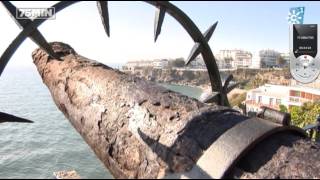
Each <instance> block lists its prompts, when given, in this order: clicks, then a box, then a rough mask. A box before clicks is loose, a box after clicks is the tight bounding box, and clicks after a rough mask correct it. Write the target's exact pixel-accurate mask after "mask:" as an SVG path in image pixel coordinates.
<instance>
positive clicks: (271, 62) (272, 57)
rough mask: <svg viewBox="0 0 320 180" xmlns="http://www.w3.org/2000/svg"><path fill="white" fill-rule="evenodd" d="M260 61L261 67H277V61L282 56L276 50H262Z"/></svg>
mask: <svg viewBox="0 0 320 180" xmlns="http://www.w3.org/2000/svg"><path fill="white" fill-rule="evenodd" d="M259 56H260V61H261V67H267V68H271V67H276V66H277V65H278V64H277V59H278V57H279V56H280V53H279V52H277V51H275V50H270V49H267V50H261V51H259Z"/></svg>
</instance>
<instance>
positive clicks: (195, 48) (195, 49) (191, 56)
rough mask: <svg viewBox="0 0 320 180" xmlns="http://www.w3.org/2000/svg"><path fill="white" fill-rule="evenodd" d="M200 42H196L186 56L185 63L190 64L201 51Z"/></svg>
mask: <svg viewBox="0 0 320 180" xmlns="http://www.w3.org/2000/svg"><path fill="white" fill-rule="evenodd" d="M200 48H201V44H200V43H196V44H195V45H194V46H193V47H192V49H191V52H190V54H189V56H188V59H187V60H186V65H188V64H190V63H191V61H193V60H194V59H195V58H196V57H197V56H198V55H199V54H200V52H201V49H200Z"/></svg>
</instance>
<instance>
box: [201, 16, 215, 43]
mask: <svg viewBox="0 0 320 180" xmlns="http://www.w3.org/2000/svg"><path fill="white" fill-rule="evenodd" d="M217 25H218V21H217V22H215V23H214V24H213V25H212V26H210V27H209V29H208V30H207V31H206V32H205V33H204V34H203V36H204V39H205V40H206V41H207V42H208V41H209V40H210V38H211V36H212V34H213V32H214V30H215V29H216V27H217Z"/></svg>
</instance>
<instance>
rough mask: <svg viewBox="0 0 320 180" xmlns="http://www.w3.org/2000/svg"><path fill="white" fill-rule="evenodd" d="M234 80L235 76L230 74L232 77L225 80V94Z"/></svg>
mask: <svg viewBox="0 0 320 180" xmlns="http://www.w3.org/2000/svg"><path fill="white" fill-rule="evenodd" d="M232 79H233V75H232V74H230V75H229V76H228V77H227V79H226V80H225V82H224V85H223V90H224V92H226V90H227V88H228V87H229V84H230V82H231V81H232Z"/></svg>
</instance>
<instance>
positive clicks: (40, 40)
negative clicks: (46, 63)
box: [29, 29, 60, 59]
mask: <svg viewBox="0 0 320 180" xmlns="http://www.w3.org/2000/svg"><path fill="white" fill-rule="evenodd" d="M29 37H30V39H31V40H32V41H33V42H35V43H36V44H37V45H38V46H39V47H41V48H42V49H43V50H44V51H46V53H48V54H49V55H50V56H51V57H53V58H55V59H60V57H59V56H58V55H57V54H56V53H54V51H53V50H52V48H51V46H50V44H49V43H48V42H47V40H46V39H45V38H44V37H43V35H42V34H41V33H40V31H38V30H37V29H36V30H34V31H33V32H32V33H31V34H30V36H29Z"/></svg>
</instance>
